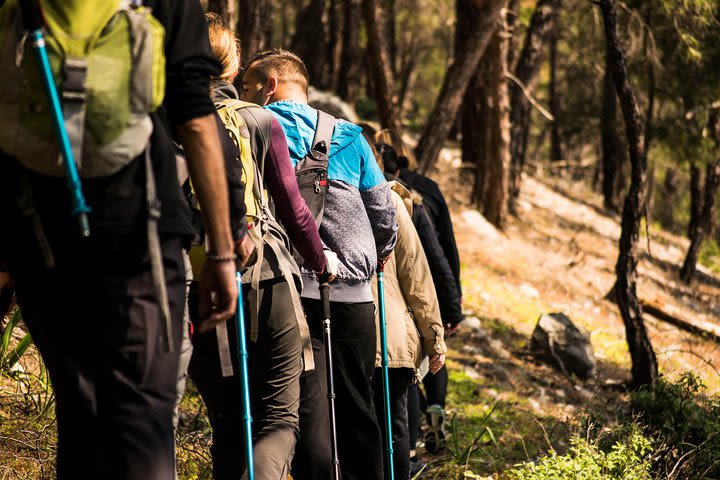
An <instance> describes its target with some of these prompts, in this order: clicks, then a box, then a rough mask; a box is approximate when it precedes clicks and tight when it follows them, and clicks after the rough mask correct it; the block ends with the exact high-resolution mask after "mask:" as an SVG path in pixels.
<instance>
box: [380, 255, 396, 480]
mask: <svg viewBox="0 0 720 480" xmlns="http://www.w3.org/2000/svg"><path fill="white" fill-rule="evenodd" d="M377 285H378V308H379V310H380V355H381V360H382V375H383V398H384V399H385V405H383V407H384V410H385V437H386V442H387V456H388V465H387V469H388V477H387V478H388V479H389V480H395V467H394V464H393V440H392V412H391V410H390V372H388V351H387V319H386V318H385V265H383V264H381V263H378V272H377Z"/></svg>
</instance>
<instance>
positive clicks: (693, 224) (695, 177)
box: [687, 161, 702, 238]
mask: <svg viewBox="0 0 720 480" xmlns="http://www.w3.org/2000/svg"><path fill="white" fill-rule="evenodd" d="M701 211H702V173H701V171H700V167H698V166H697V164H696V163H695V161H692V162H691V163H690V221H689V222H688V226H687V236H688V238H691V237H692V232H693V231H695V229H696V228H697V224H698V220H699V219H700V213H701Z"/></svg>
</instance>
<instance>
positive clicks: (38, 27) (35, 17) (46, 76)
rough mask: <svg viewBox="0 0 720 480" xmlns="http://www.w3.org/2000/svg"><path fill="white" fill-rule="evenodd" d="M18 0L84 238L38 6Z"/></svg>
mask: <svg viewBox="0 0 720 480" xmlns="http://www.w3.org/2000/svg"><path fill="white" fill-rule="evenodd" d="M19 3H20V8H21V10H22V14H23V21H24V23H25V28H27V29H28V30H29V31H30V40H31V41H32V45H33V49H34V50H35V54H36V56H37V60H38V63H39V66H40V74H41V76H42V80H43V84H44V85H45V90H46V91H47V94H48V98H49V100H50V110H51V111H52V117H53V124H54V125H55V133H56V134H57V137H58V142H59V143H60V152H61V153H62V156H63V165H64V167H65V177H66V179H67V187H68V190H69V192H70V198H71V200H72V206H73V209H72V212H71V215H72V216H76V217H77V219H78V223H79V225H80V232H81V234H82V236H83V237H87V236H89V235H90V224H89V222H88V217H87V214H88V213H90V207H88V206H87V204H86V203H85V197H84V196H83V193H82V185H81V184H80V176H79V175H78V171H77V165H76V164H75V157H74V156H73V153H72V147H71V146H70V137H68V134H67V129H66V128H65V120H64V119H63V111H62V106H61V105H60V98H59V97H58V93H57V88H56V87H55V80H54V78H53V74H52V70H51V69H50V60H49V59H48V54H47V49H46V48H45V37H44V36H43V22H42V16H41V14H40V7H39V6H38V4H37V3H36V0H26V1H21V2H19Z"/></svg>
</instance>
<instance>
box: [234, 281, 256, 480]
mask: <svg viewBox="0 0 720 480" xmlns="http://www.w3.org/2000/svg"><path fill="white" fill-rule="evenodd" d="M235 279H236V280H237V286H238V306H237V315H236V318H237V342H238V368H239V369H240V387H241V396H242V409H243V433H244V434H245V458H246V461H247V478H248V480H255V462H254V460H253V444H252V414H251V412H250V376H249V375H248V351H247V340H246V338H245V306H244V302H243V294H242V275H241V274H240V272H236V273H235Z"/></svg>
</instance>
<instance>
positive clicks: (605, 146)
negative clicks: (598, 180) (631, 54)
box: [600, 47, 624, 212]
mask: <svg viewBox="0 0 720 480" xmlns="http://www.w3.org/2000/svg"><path fill="white" fill-rule="evenodd" d="M616 112H617V94H616V93H615V85H614V84H613V78H612V64H611V58H610V48H609V47H608V49H607V52H606V59H605V76H604V80H603V103H602V114H601V118H600V135H601V138H602V157H600V158H601V162H602V172H603V175H602V179H603V180H602V193H603V205H604V206H605V208H606V209H608V210H610V211H613V212H617V211H618V202H617V200H618V194H619V192H618V178H619V177H620V176H622V165H623V161H624V155H623V152H622V146H621V142H620V135H619V134H618V131H617V128H616V126H615V121H616V119H617V114H616Z"/></svg>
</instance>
